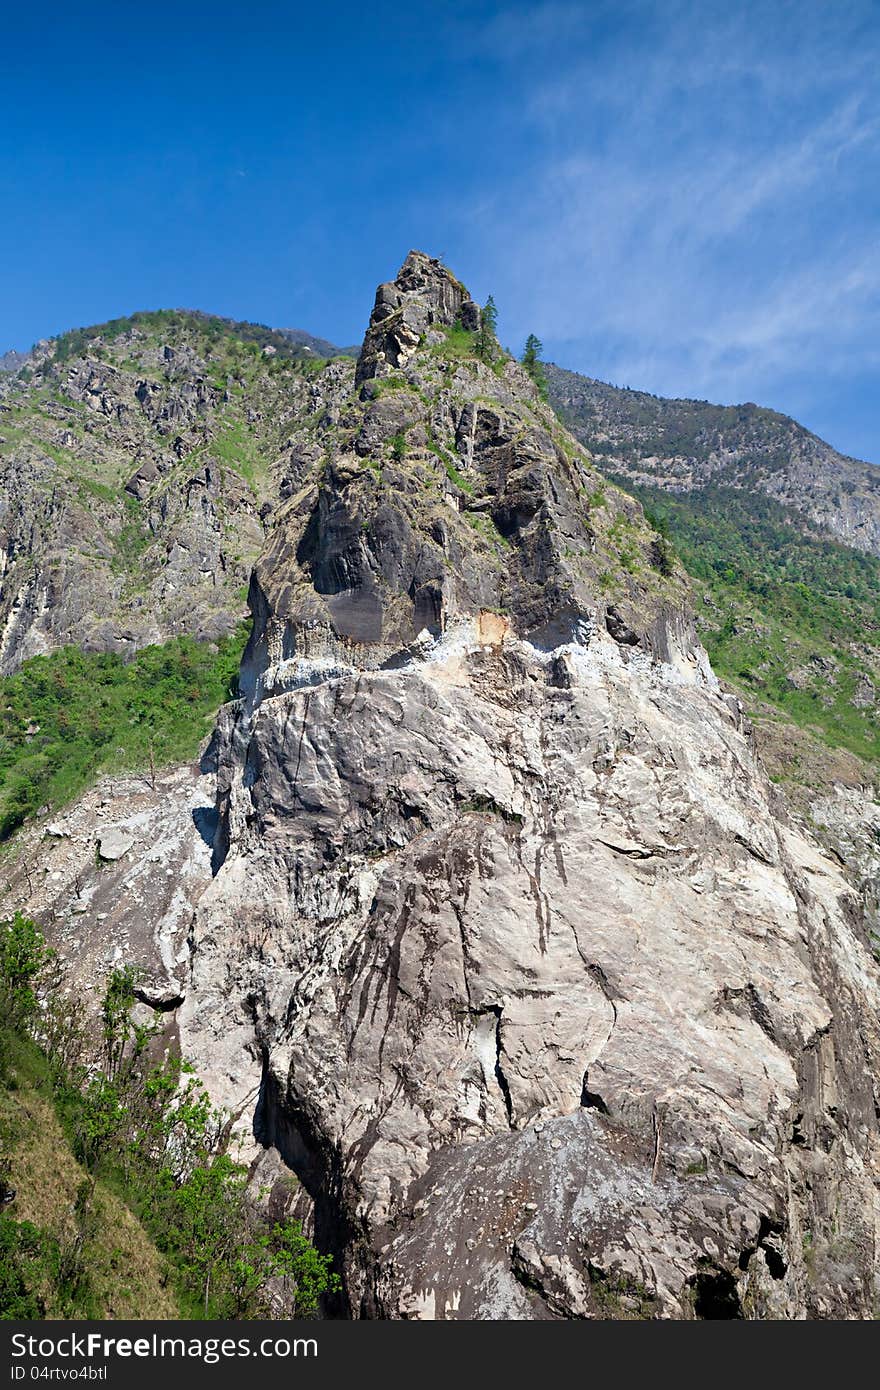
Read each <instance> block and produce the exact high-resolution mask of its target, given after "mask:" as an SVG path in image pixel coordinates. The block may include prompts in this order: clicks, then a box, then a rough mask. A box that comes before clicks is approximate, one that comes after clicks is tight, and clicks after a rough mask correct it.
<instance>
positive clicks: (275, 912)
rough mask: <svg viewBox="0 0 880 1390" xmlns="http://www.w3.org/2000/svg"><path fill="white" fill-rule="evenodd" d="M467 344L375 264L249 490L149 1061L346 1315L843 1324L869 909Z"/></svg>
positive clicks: (622, 507)
mask: <svg viewBox="0 0 880 1390" xmlns="http://www.w3.org/2000/svg"><path fill="white" fill-rule="evenodd" d="M479 329H480V319H479V311H478V309H477V308H476V306H474V305H473V304H472V302H471V301H470V300H469V298H468V296H467V294H466V292H465V291H464V290H463V287H462V286H461V285H459V283H458V282H457V281H456V280H455V279H454V277H453V276H451V275H450V273H449V272H448V271H447V270H446V269H445V268H444V267H443V266H442V265H440V264H439V263H438V262H436V261H431V260H430V259H429V258H427V257H425V256H422V255H420V254H419V253H412V254H411V255H410V256H409V257H408V258H407V261H406V263H405V264H404V267H403V268H402V270H401V272H400V274H399V276H398V277H397V280H396V281H395V282H394V283H393V284H392V285H388V286H382V287H380V290H379V292H378V295H377V300H376V307H375V309H374V312H373V317H372V320H371V324H370V328H369V330H368V333H367V337H366V340H365V348H364V352H363V354H362V357H361V360H360V364H359V367H358V371H357V380H356V382H355V383H354V389H352V381H351V376H350V374H349V375H348V376H346V375H345V370H344V369H343V368H341V367H331V368H328V369H327V370H326V371H325V372H324V373H323V374H322V376H321V377H320V378H318V379H316V380H315V382H314V383H313V384H312V387H311V390H312V392H313V396H312V410H311V416H310V423H309V424H308V426H307V427H304V428H303V429H302V430H301V431H300V433H299V435H298V436H297V438H295V439H294V440H292V441H291V443H290V445H289V447H288V449H287V451H286V453H285V456H284V459H283V461H282V462H281V463H280V464H279V468H280V474H281V475H283V482H282V484H281V493H282V495H283V496H284V497H285V499H286V500H285V501H284V503H283V505H282V507H281V508H280V509H279V512H278V513H277V517H276V525H275V529H274V531H273V534H272V536H271V538H270V541H269V543H268V545H267V547H266V549H265V550H264V553H263V555H262V556H261V558H260V561H259V563H258V565H257V567H256V570H255V575H254V578H253V580H252V583H251V605H252V608H253V612H254V618H255V626H254V635H253V638H252V641H251V644H250V646H249V649H248V652H247V654H246V659H245V662H244V667H243V678H244V688H245V690H246V696H245V698H244V699H243V700H242V701H240V702H239V703H238V704H237V705H233V706H228V707H227V708H226V709H225V711H224V712H223V715H222V717H221V720H220V723H219V725H218V729H217V732H216V734H215V737H214V740H213V744H212V748H211V750H210V754H209V757H208V765H209V766H210V767H211V768H212V769H216V771H217V778H218V781H217V785H218V801H217V810H218V822H219V828H218V832H217V836H216V838H215V843H214V856H215V868H216V870H217V872H216V874H215V877H214V878H213V881H212V882H211V884H210V886H209V887H207V888H206V889H205V891H204V892H203V894H202V896H201V898H200V901H199V904H198V907H197V910H196V917H195V923H194V927H193V931H192V939H191V945H192V960H191V973H190V981H189V985H188V989H187V997H186V1000H185V1002H184V1005H183V1008H182V1009H181V1011H180V1014H179V1024H180V1028H181V1035H182V1038H183V1041H184V1049H185V1051H186V1052H187V1053H188V1054H189V1055H192V1056H194V1057H195V1059H196V1060H197V1062H198V1064H199V1067H200V1070H201V1071H202V1073H203V1074H204V1075H205V1077H206V1079H207V1080H208V1081H209V1083H210V1085H211V1087H212V1089H213V1091H214V1093H215V1095H216V1096H217V1098H218V1099H221V1100H223V1101H224V1102H225V1103H226V1104H227V1105H229V1106H230V1108H231V1109H232V1110H233V1112H234V1113H235V1114H236V1115H237V1116H239V1118H240V1123H241V1125H242V1127H244V1128H245V1129H248V1128H251V1127H252V1129H253V1133H254V1135H255V1138H256V1140H257V1141H258V1142H259V1143H262V1144H266V1145H276V1146H277V1147H278V1149H279V1150H280V1152H281V1154H282V1156H283V1158H284V1159H285V1161H286V1162H287V1163H288V1164H289V1165H290V1166H291V1167H292V1168H293V1169H294V1170H295V1171H296V1172H297V1174H298V1175H299V1176H300V1178H301V1180H302V1182H303V1184H304V1186H305V1188H306V1190H307V1192H308V1194H309V1197H310V1199H311V1202H312V1204H313V1213H314V1221H315V1228H316V1230H317V1232H318V1235H319V1237H320V1238H321V1239H322V1240H324V1241H325V1242H326V1243H327V1244H329V1245H331V1246H333V1247H335V1249H336V1250H337V1252H338V1254H339V1257H340V1260H341V1261H342V1262H343V1267H344V1271H345V1276H346V1301H347V1302H346V1306H347V1310H348V1311H349V1312H350V1313H351V1314H352V1315H354V1316H383V1317H438V1318H455V1317H459V1318H492V1317H514V1318H559V1317H609V1316H610V1317H621V1316H622V1317H652V1316H661V1317H691V1316H696V1317H736V1316H782V1317H802V1316H844V1317H864V1316H870V1315H871V1312H872V1309H873V1308H874V1306H875V1304H874V1300H875V1298H876V1278H877V1236H878V1218H880V1208H878V1202H877V1178H878V1131H877V1115H878V1103H877V1096H876V1077H877V1066H878V1042H880V1040H878V1033H877V1023H876V1019H877V1005H878V1002H880V992H878V977H877V969H876V965H875V963H874V961H873V960H872V957H871V953H870V950H869V948H868V941H867V934H866V930H865V916H864V903H863V902H861V901H860V900H859V897H858V895H857V894H856V893H855V892H854V891H853V890H852V888H851V887H850V885H849V884H848V882H847V881H846V880H845V879H844V878H843V877H842V875H841V872H840V871H839V869H838V867H836V866H835V863H833V862H832V861H831V860H830V859H829V858H827V857H826V856H825V855H824V854H823V852H822V851H821V850H820V849H819V847H818V845H817V844H816V843H815V842H813V841H812V840H810V839H809V838H808V837H807V836H806V835H805V834H804V833H802V832H801V831H799V830H798V829H796V828H795V827H794V825H792V824H789V823H788V822H787V821H786V819H785V818H784V815H783V813H781V812H780V811H779V810H778V806H777V803H776V801H775V800H774V798H773V796H772V791H771V787H770V785H769V783H768V780H767V778H766V775H765V773H764V772H763V770H762V768H761V766H760V764H759V762H758V760H757V758H756V755H755V752H754V748H753V745H752V741H751V737H750V735H749V732H748V729H747V728H746V727H744V725H743V721H742V717H741V713H740V709H739V707H738V705H737V702H736V701H735V700H734V699H733V698H732V697H730V696H725V695H724V694H723V693H721V691H720V690H719V688H718V686H717V682H716V681H715V679H714V677H713V675H712V673H711V670H710V669H709V666H708V662H707V661H706V658H705V655H704V653H703V652H702V650H701V648H700V647H699V644H698V643H697V641H696V639H695V637H694V635H693V630H692V627H691V624H690V620H689V617H688V612H687V604H686V591H685V585H684V582H683V579H682V576H681V574H680V572H679V571H678V570H677V569H676V567H675V566H674V564H672V563H670V560H669V556H668V555H667V554H666V552H665V551H664V549H663V547H662V545H660V544H659V538H658V537H657V536H655V535H654V534H653V533H652V531H651V529H650V527H649V526H647V524H646V523H645V520H644V517H643V516H642V514H641V511H640V509H639V508H638V506H637V505H636V504H635V503H634V502H633V501H632V500H631V499H629V498H627V497H625V496H624V495H623V494H621V493H619V492H618V491H617V490H616V489H614V488H613V487H611V486H610V485H603V483H602V481H601V479H599V478H598V477H597V476H596V475H595V473H594V471H593V469H592V465H591V462H590V460H589V457H588V456H587V455H586V454H585V453H584V451H583V450H582V449H581V448H580V447H579V446H578V445H577V444H576V443H575V441H574V440H572V439H571V437H570V436H568V435H567V434H566V433H565V432H564V431H563V430H561V429H560V427H559V426H558V423H557V422H556V421H555V419H554V417H553V415H552V413H551V412H550V411H549V410H548V409H547V407H545V406H544V405H543V403H542V402H541V400H540V399H539V397H538V394H537V392H536V391H535V389H534V387H533V385H532V383H531V382H530V380H529V379H528V378H527V377H526V376H525V375H524V373H523V372H522V371H521V370H520V369H519V368H518V367H517V366H516V365H515V364H513V363H511V362H509V361H507V360H506V359H504V358H503V357H502V356H501V354H500V353H499V352H498V350H497V347H495V346H493V345H491V344H490V345H488V347H487V345H486V343H485V341H484V340H483V338H482V337H481V335H480V332H479ZM256 1094H258V1096H259V1099H258V1101H257V1104H256V1108H255V1109H254V1104H253V1097H254V1095H256Z"/></svg>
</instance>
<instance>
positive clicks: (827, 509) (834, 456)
mask: <svg viewBox="0 0 880 1390" xmlns="http://www.w3.org/2000/svg"><path fill="white" fill-rule="evenodd" d="M546 372H547V379H548V384H549V388H550V399H551V400H552V402H553V405H554V407H555V408H556V409H557V410H558V412H559V414H560V415H561V416H562V418H563V419H564V420H565V422H566V424H567V425H568V426H569V428H570V429H572V430H573V432H574V433H575V434H576V435H577V437H578V438H579V439H580V438H581V437H583V438H584V439H585V440H586V439H589V441H590V444H589V448H590V449H591V450H592V452H593V454H594V455H595V457H596V459H597V461H598V462H599V463H600V465H601V467H602V468H603V470H604V471H606V472H609V473H614V474H619V475H620V476H622V477H626V478H627V479H628V480H629V481H630V482H631V483H635V484H637V485H640V486H646V487H658V488H662V489H664V490H666V491H669V492H671V493H674V494H678V493H693V492H699V491H701V490H703V489H705V488H707V487H715V488H735V489H741V490H743V491H745V492H749V493H760V494H762V495H763V496H765V497H769V498H770V499H771V500H772V501H774V502H777V503H779V504H780V505H781V506H782V507H784V508H786V509H787V510H789V511H791V512H792V513H793V514H795V515H796V516H797V517H798V518H799V520H800V521H801V523H802V524H805V525H807V526H812V528H813V529H815V530H817V531H821V532H823V533H825V534H827V535H829V536H831V537H833V538H834V539H835V540H838V541H841V542H843V543H844V544H845V545H848V546H852V547H854V548H855V549H857V550H863V551H865V552H866V553H867V554H869V555H874V556H880V468H877V467H875V466H874V465H873V464H870V463H861V462H859V461H858V460H857V459H851V458H846V457H844V455H842V454H839V453H837V451H836V450H835V449H832V448H831V446H830V445H829V444H826V443H825V442H824V440H821V439H819V438H818V437H817V436H816V435H814V434H811V433H810V431H809V430H806V429H804V427H803V426H802V425H799V424H797V422H796V421H794V420H791V419H789V418H788V416H786V415H780V414H778V413H777V412H776V411H775V410H766V409H764V408H763V407H761V406H757V405H751V404H749V405H730V406H723V405H710V404H709V402H708V401H689V400H665V399H663V398H662V397H660V396H652V395H649V394H648V393H647V392H645V391H632V390H629V389H628V388H620V387H617V386H609V385H608V384H607V383H606V382H603V381H594V380H593V379H592V378H591V377H585V376H579V375H578V374H577V373H576V372H569V371H566V370H564V369H563V368H560V367H556V366H553V365H548V366H547V369H546Z"/></svg>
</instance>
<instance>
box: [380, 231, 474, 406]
mask: <svg viewBox="0 0 880 1390" xmlns="http://www.w3.org/2000/svg"><path fill="white" fill-rule="evenodd" d="M455 324H460V325H461V327H462V328H463V329H465V330H467V331H471V332H475V331H476V329H478V328H479V326H480V310H479V307H478V306H477V305H476V304H475V303H474V301H473V300H472V299H471V297H470V295H469V294H468V292H467V290H466V289H465V287H464V285H462V284H461V282H460V281H459V280H457V279H456V278H455V276H454V275H453V274H452V272H451V271H450V270H448V269H447V268H446V266H445V265H443V263H442V262H441V261H439V260H436V259H433V258H432V257H431V256H426V255H425V253H424V252H423V251H410V253H409V255H408V256H407V258H406V260H405V261H404V263H403V265H402V266H401V267H400V270H399V271H398V274H397V278H396V279H395V280H393V281H391V282H390V283H389V284H384V285H380V286H379V288H378V290H377V291H376V303H375V305H374V307H373V312H372V315H371V317H370V326H369V328H368V329H367V334H366V337H365V338H364V345H363V348H362V349H361V355H360V358H359V360H358V367H357V374H356V377H355V380H356V383H357V384H358V385H361V384H362V383H363V382H365V381H369V380H372V379H373V378H375V377H381V376H387V375H388V374H389V373H390V372H393V371H396V370H398V369H399V368H401V367H404V366H405V365H406V364H407V362H408V361H409V359H410V358H411V357H412V355H413V353H414V352H415V350H416V348H418V347H419V346H420V344H422V343H424V342H427V343H429V344H430V345H431V346H435V345H437V344H439V343H441V342H442V341H443V334H442V332H440V331H438V330H442V329H444V328H452V327H453V326H454V325H455Z"/></svg>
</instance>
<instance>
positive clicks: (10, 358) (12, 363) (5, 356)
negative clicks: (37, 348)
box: [0, 351, 31, 372]
mask: <svg viewBox="0 0 880 1390" xmlns="http://www.w3.org/2000/svg"><path fill="white" fill-rule="evenodd" d="M30 360H31V354H30V353H29V352H15V351H10V352H4V353H0V372H17V371H18V370H19V368H20V367H26V366H27V364H28V363H29V362H30Z"/></svg>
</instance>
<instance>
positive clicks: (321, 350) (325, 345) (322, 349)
mask: <svg viewBox="0 0 880 1390" xmlns="http://www.w3.org/2000/svg"><path fill="white" fill-rule="evenodd" d="M278 332H279V333H283V334H284V337H285V338H287V339H288V340H289V341H290V342H291V343H293V344H294V346H295V347H304V348H308V350H309V352H313V353H314V354H315V356H316V357H357V355H358V353H359V352H360V350H361V348H360V343H355V344H354V346H352V347H337V346H336V344H335V343H331V342H328V340H327V339H326V338H316V337H315V336H314V334H313V333H305V332H304V331H303V330H302V329H301V328H279V330H278Z"/></svg>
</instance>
